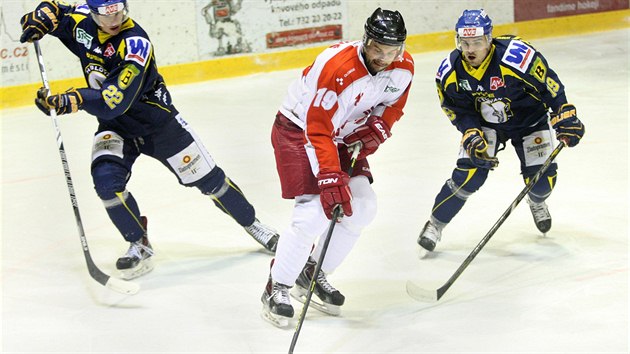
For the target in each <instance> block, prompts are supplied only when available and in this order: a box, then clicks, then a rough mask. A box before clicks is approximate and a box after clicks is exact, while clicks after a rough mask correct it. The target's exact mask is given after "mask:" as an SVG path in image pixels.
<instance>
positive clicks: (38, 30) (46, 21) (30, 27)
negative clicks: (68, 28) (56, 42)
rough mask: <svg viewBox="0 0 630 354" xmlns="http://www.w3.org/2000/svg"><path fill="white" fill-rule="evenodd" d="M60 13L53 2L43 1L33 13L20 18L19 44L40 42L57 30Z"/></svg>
mask: <svg viewBox="0 0 630 354" xmlns="http://www.w3.org/2000/svg"><path fill="white" fill-rule="evenodd" d="M60 13H61V11H60V9H59V7H58V6H57V4H55V3H54V2H53V1H43V2H42V3H41V4H39V5H38V6H37V8H36V9H35V11H33V12H29V13H27V14H26V15H24V16H22V18H21V19H20V24H21V25H22V35H21V36H20V42H22V43H24V42H33V41H37V40H40V39H41V38H42V37H43V36H44V35H45V34H47V33H50V32H52V31H54V30H55V29H57V25H58V24H59V15H60Z"/></svg>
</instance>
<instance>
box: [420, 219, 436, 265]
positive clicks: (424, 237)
mask: <svg viewBox="0 0 630 354" xmlns="http://www.w3.org/2000/svg"><path fill="white" fill-rule="evenodd" d="M431 219H433V218H431ZM441 238H442V228H440V227H439V226H436V225H435V223H433V222H432V220H429V221H427V223H426V224H424V228H423V229H422V231H421V232H420V236H419V237H418V244H419V245H420V246H421V247H422V249H424V251H427V252H433V250H434V249H435V245H436V244H437V243H438V241H440V239H441ZM421 251H422V250H421ZM424 251H422V253H424V254H426V252H424ZM420 256H423V254H421V255H420Z"/></svg>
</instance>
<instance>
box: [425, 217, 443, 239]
mask: <svg viewBox="0 0 630 354" xmlns="http://www.w3.org/2000/svg"><path fill="white" fill-rule="evenodd" d="M422 237H426V238H428V239H430V240H431V241H433V242H437V241H439V240H440V239H441V238H442V231H440V229H438V228H437V227H436V226H435V225H434V224H433V223H432V222H431V221H429V222H427V224H426V226H425V228H424V231H423V232H422Z"/></svg>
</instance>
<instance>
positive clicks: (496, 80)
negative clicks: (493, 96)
mask: <svg viewBox="0 0 630 354" xmlns="http://www.w3.org/2000/svg"><path fill="white" fill-rule="evenodd" d="M504 86H505V84H504V83H503V79H501V78H500V77H498V76H492V77H491V78H490V90H492V91H495V90H496V89H498V88H499V87H504Z"/></svg>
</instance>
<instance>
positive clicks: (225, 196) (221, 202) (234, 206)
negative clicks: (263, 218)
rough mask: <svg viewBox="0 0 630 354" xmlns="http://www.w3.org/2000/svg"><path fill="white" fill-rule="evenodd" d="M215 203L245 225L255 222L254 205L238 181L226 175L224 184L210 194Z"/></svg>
mask: <svg viewBox="0 0 630 354" xmlns="http://www.w3.org/2000/svg"><path fill="white" fill-rule="evenodd" d="M210 197H211V198H212V201H213V202H214V204H215V205H216V206H217V207H218V208H219V209H221V210H222V211H223V212H224V213H226V214H228V215H229V216H231V217H232V218H233V219H234V220H236V222H237V223H239V225H241V226H243V227H245V226H250V225H251V224H253V223H254V220H255V218H256V215H255V210H254V206H253V205H251V204H250V203H249V202H248V201H247V199H245V196H244V195H243V192H241V190H240V189H239V188H238V186H237V185H236V183H234V182H232V181H231V180H230V179H229V178H228V177H225V180H224V183H223V185H222V186H221V187H220V188H218V190H217V191H216V192H213V193H212V194H210Z"/></svg>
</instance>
